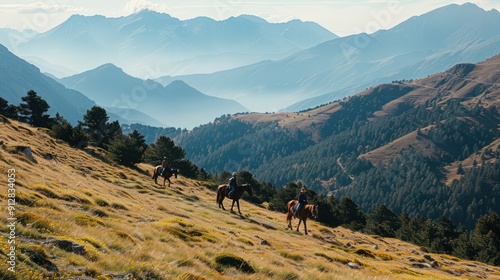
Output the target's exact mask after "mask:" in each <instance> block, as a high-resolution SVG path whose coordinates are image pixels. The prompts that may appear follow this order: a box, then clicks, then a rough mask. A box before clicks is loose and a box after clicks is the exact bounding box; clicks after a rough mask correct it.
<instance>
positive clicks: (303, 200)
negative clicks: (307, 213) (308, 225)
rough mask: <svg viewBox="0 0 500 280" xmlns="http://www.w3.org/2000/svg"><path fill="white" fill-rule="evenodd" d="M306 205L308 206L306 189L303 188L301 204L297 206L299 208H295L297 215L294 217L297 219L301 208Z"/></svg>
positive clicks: (300, 196)
mask: <svg viewBox="0 0 500 280" xmlns="http://www.w3.org/2000/svg"><path fill="white" fill-rule="evenodd" d="M306 204H307V195H306V188H304V187H302V188H301V189H300V195H299V204H297V208H295V215H294V217H295V218H298V216H299V211H300V208H302V207H303V206H304V205H306Z"/></svg>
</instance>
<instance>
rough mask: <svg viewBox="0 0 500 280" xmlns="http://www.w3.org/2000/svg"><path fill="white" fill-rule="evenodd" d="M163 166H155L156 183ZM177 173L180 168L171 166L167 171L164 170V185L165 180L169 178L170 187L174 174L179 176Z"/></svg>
mask: <svg viewBox="0 0 500 280" xmlns="http://www.w3.org/2000/svg"><path fill="white" fill-rule="evenodd" d="M161 168H162V166H161V165H158V166H156V167H155V169H153V177H152V179H154V180H155V184H158V182H157V179H158V176H161V175H160V174H161ZM177 173H179V169H170V168H166V169H165V172H163V176H162V177H163V186H165V182H166V181H167V180H168V187H170V184H171V182H170V177H172V175H175V178H177Z"/></svg>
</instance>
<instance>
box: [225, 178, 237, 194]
mask: <svg viewBox="0 0 500 280" xmlns="http://www.w3.org/2000/svg"><path fill="white" fill-rule="evenodd" d="M235 189H236V172H233V177H231V179H229V193H228V194H227V196H228V197H229V198H232V197H231V196H232V195H233V192H234V190H235Z"/></svg>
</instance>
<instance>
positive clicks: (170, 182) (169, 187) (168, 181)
mask: <svg viewBox="0 0 500 280" xmlns="http://www.w3.org/2000/svg"><path fill="white" fill-rule="evenodd" d="M167 180H168V187H169V188H170V184H171V182H170V178H167Z"/></svg>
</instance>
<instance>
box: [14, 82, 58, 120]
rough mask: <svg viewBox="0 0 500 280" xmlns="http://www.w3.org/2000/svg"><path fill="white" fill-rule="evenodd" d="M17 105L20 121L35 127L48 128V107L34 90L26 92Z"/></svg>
mask: <svg viewBox="0 0 500 280" xmlns="http://www.w3.org/2000/svg"><path fill="white" fill-rule="evenodd" d="M21 99H22V101H23V102H24V103H21V104H19V114H20V120H21V121H24V122H27V123H29V124H31V125H32V126H35V127H50V126H51V124H52V123H51V119H50V116H49V115H48V114H46V113H47V111H48V110H49V108H50V106H49V104H48V103H47V101H45V100H43V98H41V97H40V96H38V94H37V93H36V92H35V91H34V90H30V91H28V93H27V95H26V96H24V97H22V98H21Z"/></svg>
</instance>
